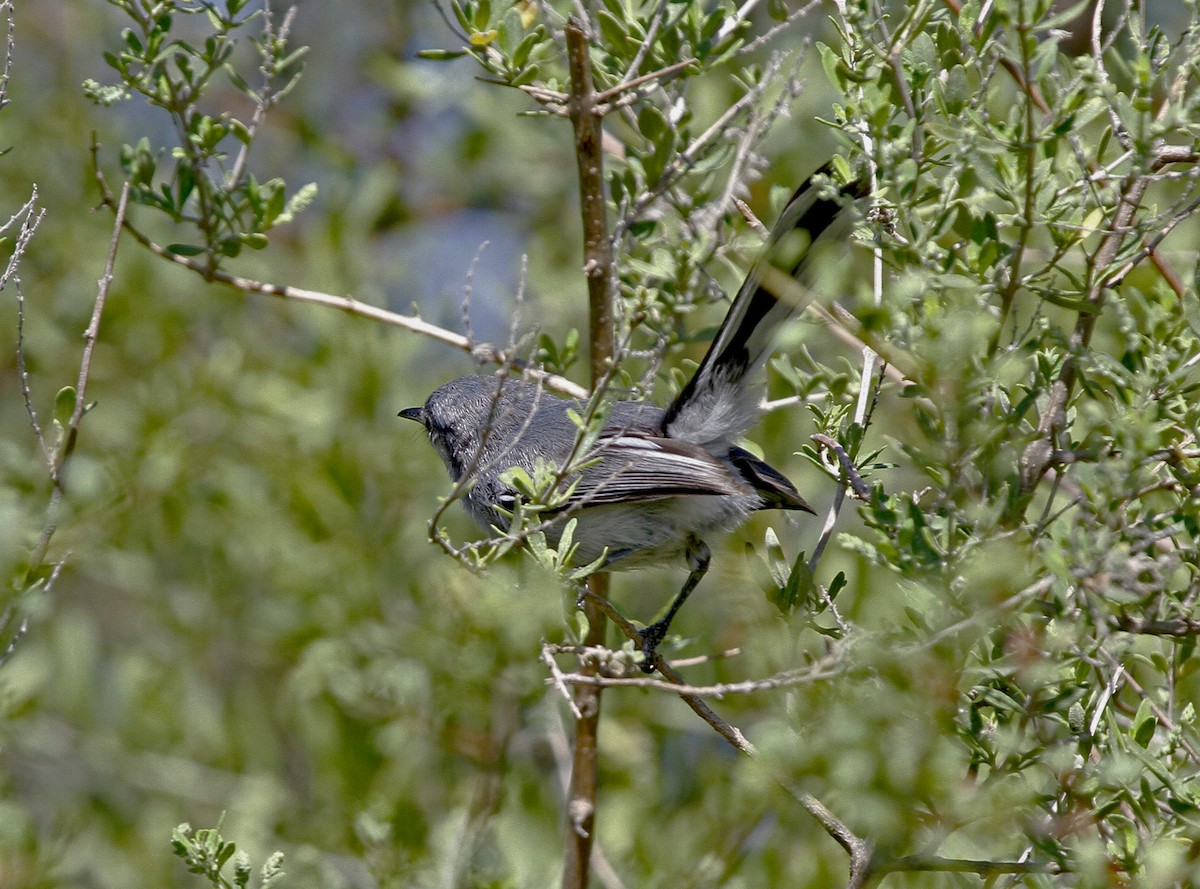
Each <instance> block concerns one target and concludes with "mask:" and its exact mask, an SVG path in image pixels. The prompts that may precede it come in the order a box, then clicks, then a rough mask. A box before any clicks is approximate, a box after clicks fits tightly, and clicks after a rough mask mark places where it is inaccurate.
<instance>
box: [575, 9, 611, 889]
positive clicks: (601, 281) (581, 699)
mask: <svg viewBox="0 0 1200 889" xmlns="http://www.w3.org/2000/svg"><path fill="white" fill-rule="evenodd" d="M566 39H567V57H568V63H569V65H570V71H571V98H570V104H569V112H570V117H571V125H572V126H573V127H574V129H575V159H576V161H577V163H578V165H579V198H580V200H579V204H580V207H579V209H580V214H581V216H582V219H583V253H584V262H583V271H584V274H585V276H586V277H587V285H588V335H589V341H590V343H591V376H592V385H593V387H594V386H595V385H597V384H598V383H599V381H600V380H601V379H603V378H604V376H605V375H606V373H607V371H608V368H609V365H610V364H611V362H612V359H613V337H614V331H613V295H612V261H613V260H612V243H611V241H610V239H609V234H608V220H607V216H606V214H605V206H604V165H603V157H602V155H601V147H600V139H601V132H600V113H599V111H598V109H597V107H596V93H595V89H594V87H593V85H592V69H591V64H590V60H589V59H588V42H587V35H586V34H585V33H584V30H583V26H582V25H581V23H580V22H579V21H578V20H577V19H575V18H572V19H571V20H570V21H568V23H567V27H566ZM588 583H589V586H590V588H591V591H592V592H593V593H594V594H595V595H597V596H600V597H603V596H605V595H606V594H607V592H608V576H607V575H604V574H597V575H593V576H592V577H591V578H590V580H589V582H588ZM583 610H584V615H585V616H586V617H587V622H588V629H587V633H586V635H585V638H584V640H583V643H584V646H585V647H587V648H594V647H597V646H602V645H604V642H605V636H606V630H607V629H608V623H607V620H606V618H605V616H604V614H603V612H602V611H601V610H600V609H599V608H598V607H596V606H595V605H594V604H592V602H591V598H590V597H588V599H587V600H586V601H585V602H584V605H583ZM579 670H580V672H581V673H583V674H584V675H594V674H596V673H597V672H598V665H597V664H596V662H595V660H594V659H589V658H586V657H584V658H583V660H582V661H581V663H580V665H579ZM575 705H576V707H577V708H578V712H579V714H580V716H579V718H578V719H576V721H575V750H574V756H573V759H572V763H571V787H570V790H569V797H568V802H567V837H566V849H565V853H564V860H563V881H562V885H563V889H585V887H586V886H587V882H588V870H589V862H590V858H591V852H592V837H593V829H594V824H595V818H596V791H597V772H598V768H597V766H598V756H597V745H596V739H597V734H598V733H599V729H600V688H599V686H589V685H580V686H578V687H577V688H576V691H575Z"/></svg>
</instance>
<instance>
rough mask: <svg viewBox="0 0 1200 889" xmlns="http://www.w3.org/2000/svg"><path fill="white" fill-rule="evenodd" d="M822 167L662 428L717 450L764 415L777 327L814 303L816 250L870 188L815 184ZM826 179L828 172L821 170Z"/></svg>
mask: <svg viewBox="0 0 1200 889" xmlns="http://www.w3.org/2000/svg"><path fill="white" fill-rule="evenodd" d="M829 173H830V166H829V165H826V166H825V167H823V168H821V169H820V170H818V171H817V172H816V173H814V174H813V175H812V176H810V177H809V178H808V179H807V180H806V181H805V182H804V184H803V185H801V186H800V188H799V189H797V191H796V193H795V194H794V195H793V196H792V199H791V200H790V201H789V202H788V204H787V206H786V207H784V210H783V213H781V214H780V216H779V220H778V221H777V222H776V223H775V226H774V228H772V229H771V233H770V235H769V237H768V239H767V243H766V244H765V245H764V247H763V249H762V252H761V253H760V254H759V257H758V259H757V260H756V261H755V263H754V265H753V266H752V267H751V269H750V272H749V273H748V274H747V275H746V280H745V281H744V282H742V286H741V289H739V290H738V294H737V296H736V297H735V298H734V300H733V304H732V305H731V306H730V307H729V313H728V314H727V315H726V316H725V320H724V321H723V322H722V323H721V327H720V329H719V330H718V331H717V335H716V338H715V339H714V340H713V342H712V345H711V346H709V349H708V353H707V354H706V355H705V356H704V359H703V360H702V361H701V362H700V366H699V367H698V368H697V369H696V373H695V374H694V375H693V376H692V378H691V379H690V380H689V381H688V382H687V384H686V385H685V386H684V387H683V389H682V391H680V393H679V395H678V397H676V399H675V400H674V402H672V403H671V405H670V407H668V408H667V412H666V415H665V416H664V418H663V431H664V432H665V433H666V434H667V435H668V436H670V437H671V438H678V439H682V440H685V441H691V442H694V443H696V444H700V445H703V446H704V447H708V448H711V449H717V448H725V447H729V446H731V445H733V444H734V443H735V442H736V441H737V440H739V439H740V438H741V437H742V436H744V435H745V434H746V430H748V429H749V428H750V426H751V424H752V423H753V422H754V420H755V418H756V416H757V414H758V401H759V394H758V393H757V392H756V391H753V388H754V387H755V386H756V385H757V380H756V377H757V376H758V374H757V371H758V370H759V369H760V368H761V367H762V366H763V365H764V364H765V363H766V360H767V357H768V356H769V355H770V352H771V348H772V345H773V343H774V341H775V333H776V331H778V329H779V327H780V325H782V324H783V323H784V322H785V321H787V320H788V319H789V318H792V317H793V316H795V315H796V314H798V313H799V312H800V311H802V310H803V309H804V307H805V305H807V304H808V301H809V288H808V287H805V286H800V285H798V284H797V283H796V282H797V281H800V282H801V283H804V282H805V279H806V278H807V277H808V275H807V274H806V272H807V271H808V269H807V265H808V260H809V257H810V255H811V250H810V248H811V247H812V245H813V244H814V242H816V240H817V239H818V238H820V237H821V236H822V235H824V234H826V233H828V232H830V230H831V229H832V228H834V224H835V223H836V222H838V221H839V219H841V218H844V217H845V215H848V214H843V213H842V211H843V210H844V209H845V207H846V205H847V203H849V202H851V201H853V200H854V199H856V198H859V197H862V196H864V195H865V194H866V191H867V189H866V184H865V181H856V182H853V183H850V184H849V185H844V186H842V187H841V188H840V190H836V191H834V190H832V189H829V188H828V186H825V187H822V186H821V185H818V184H815V183H814V179H815V178H816V177H817V176H818V175H822V174H824V175H828V174H829ZM822 178H824V176H822Z"/></svg>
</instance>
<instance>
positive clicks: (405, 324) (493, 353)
mask: <svg viewBox="0 0 1200 889" xmlns="http://www.w3.org/2000/svg"><path fill="white" fill-rule="evenodd" d="M99 151H100V145H99V143H97V142H93V143H92V156H93V164H94V169H95V177H96V182H97V183H98V184H99V187H100V201H101V203H102V204H103V205H104V206H105V207H108V208H109V209H111V210H114V211H115V210H116V207H117V199H116V198H115V197H114V196H113V194H112V191H111V190H110V189H109V187H108V182H107V180H106V179H105V178H104V174H103V173H102V172H101V171H100V164H99V160H98V158H97V155H98V153H99ZM122 226H123V228H124V230H125V231H127V232H129V234H130V235H132V236H133V239H134V240H135V241H137V242H138V243H139V244H141V245H142V246H143V247H145V248H146V249H147V250H149V251H150V252H151V253H153V254H155V255H156V256H159V257H161V258H163V259H165V260H167V261H169V262H173V263H175V264H176V265H179V266H183V267H184V268H185V269H188V270H189V271H193V272H195V273H196V274H198V275H200V276H201V277H203V278H204V279H205V280H206V281H214V282H216V283H218V284H224V285H225V286H227V287H232V288H233V289H234V290H238V291H241V292H242V293H258V294H261V295H263V296H273V297H276V298H277V299H285V300H290V301H292V302H301V303H310V304H313V305H318V306H325V307H326V308H330V309H337V310H338V311H341V312H345V313H346V314H348V315H357V316H358V317H360V318H368V319H370V320H372V321H379V322H381V323H383V324H389V325H391V326H393V327H401V328H403V329H405V330H411V331H412V332H413V333H419V334H421V335H422V336H427V337H429V338H430V339H432V340H437V341H438V342H441V343H445V344H446V345H449V346H453V347H454V348H456V349H460V350H462V351H463V352H467V353H469V354H470V355H472V356H473V357H475V358H476V359H478V360H481V361H487V362H490V363H492V364H497V365H508V366H511V367H513V368H515V369H517V370H519V371H521V372H522V373H524V374H526V375H527V376H528V377H529V378H530V379H531V380H535V381H537V382H540V383H541V384H542V385H543V386H545V387H546V388H547V389H549V390H551V391H554V392H558V393H560V394H562V395H567V396H569V397H571V398H587V394H588V393H587V390H585V389H584V388H583V387H582V386H580V385H578V384H577V383H574V382H572V381H571V380H568V379H566V378H565V377H560V376H558V375H556V374H550V373H546V372H545V371H543V370H540V369H538V368H536V367H530V366H528V365H527V364H526V363H525V362H524V361H522V360H520V359H519V358H518V357H517V356H515V355H512V354H510V352H509V351H508V350H505V349H499V348H496V347H495V346H491V345H488V344H486V343H474V342H472V341H471V340H470V339H468V338H467V337H465V336H463V335H462V334H460V333H455V332H454V331H452V330H447V329H446V328H444V327H438V326H437V325H436V324H430V323H429V322H428V321H425V320H423V319H421V318H418V317H417V316H415V315H402V314H400V313H399V312H392V311H389V310H387V309H384V308H380V307H379V306H373V305H370V304H369V303H364V302H360V301H359V300H356V299H354V298H353V297H350V296H338V295H337V294H333V293H324V292H322V291H319V290H306V289H304V288H302V287H290V286H288V285H286V284H274V283H271V282H270V281H256V280H254V279H252V278H246V277H243V276H241V275H234V274H231V273H229V272H223V271H221V270H220V269H209V268H207V267H206V266H205V265H204V264H202V263H199V262H196V261H195V260H193V259H191V258H190V257H187V256H180V255H178V254H176V253H172V252H171V251H169V250H168V249H167V248H166V247H163V246H162V245H161V244H158V243H156V242H155V241H153V240H151V238H150V237H149V236H148V235H146V234H145V233H144V232H143V231H142V230H141V229H139V228H137V227H136V226H135V225H134V224H133V223H131V222H130V221H129V220H128V219H123V220H122Z"/></svg>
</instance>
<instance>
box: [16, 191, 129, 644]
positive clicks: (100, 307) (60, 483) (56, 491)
mask: <svg viewBox="0 0 1200 889" xmlns="http://www.w3.org/2000/svg"><path fill="white" fill-rule="evenodd" d="M128 201H129V185H128V183H126V185H125V188H124V189H122V191H121V198H120V201H119V202H118V203H117V206H116V221H115V222H114V223H113V234H112V241H111V242H110V243H109V246H108V258H107V260H106V261H105V263H104V274H103V275H101V277H100V280H99V281H98V282H97V288H96V301H95V303H93V305H92V318H91V320H90V321H89V322H88V326H87V329H86V330H85V331H84V333H83V339H84V343H83V355H82V357H81V358H80V360H79V377H78V379H77V380H76V383H75V407H74V410H72V412H71V418H70V419H69V420H68V421H67V427H66V429H65V430H64V432H65V434H64V436H63V441H62V446H61V447H60V448H59V449H58V451H57V453H52V454H50V457H49V474H50V482H51V485H52V488H51V491H50V502H49V503H48V504H47V506H46V523H45V525H43V526H42V533H41V534H40V535H39V536H38V540H37V543H36V544H35V545H34V548H33V551H32V552H31V553H30V557H29V565H30V570H29V575H30V576H33V575H35V574H36V573H38V572H40V571H41V569H42V567H43V566H44V565H45V564H46V554H47V553H48V552H49V550H50V541H51V539H52V538H53V537H54V532H55V531H57V530H58V517H59V511H60V510H61V508H62V501H63V498H64V497H65V496H66V467H67V463H68V462H69V461H70V459H71V455H72V454H73V453H74V452H75V445H76V443H77V442H78V440H79V424H80V423H81V422H83V415H84V413H85V411H86V410H87V407H86V405H87V399H86V395H87V384H88V378H89V377H90V376H91V372H92V353H93V352H94V351H95V348H96V340H97V339H98V338H99V336H100V316H101V315H102V314H103V313H104V303H105V301H106V300H107V298H108V289H109V287H110V286H111V285H112V277H113V266H114V265H115V263H116V260H117V244H118V243H119V242H120V240H121V225H122V223H123V222H124V220H125V208H126V206H127V204H128ZM31 212H32V211H31ZM38 218H39V221H40V216H39V217H38ZM18 249H23V248H22V247H20V246H18ZM22 314H23V313H22ZM20 317H21V316H20V315H19V316H18V318H20ZM23 348H24V346H23V344H22V342H21V340H20V335H19V334H18V349H23ZM19 358H20V360H21V363H22V364H23V363H24V362H23V356H20V355H19ZM25 385H26V405H27V407H28V408H29V413H30V420H31V421H32V423H33V426H34V430H35V431H36V432H37V434H38V437H39V438H42V436H41V431H40V429H39V428H38V425H37V417H36V414H34V413H33V407H32V402H31V400H30V396H29V394H28V388H27V387H28V383H27V382H25ZM42 446H43V448H44V447H45V441H44V439H43V441H42ZM65 564H66V557H65V556H64V557H63V558H62V559H60V560H59V561H58V562H57V563H56V564H55V565H54V567H53V569H52V570H51V571H50V575H49V577H47V579H46V582H45V583H44V584H43V585H42V592H43V593H47V592H49V591H50V589H51V588H52V587H53V586H54V584H55V582H56V581H57V580H58V576H59V574H61V573H62V569H63V566H64V565H65ZM14 614H15V611H14V610H13V608H12V607H11V606H10V607H9V608H7V609H5V611H4V614H3V615H0V628H4V629H7V627H8V624H9V622H10V621H11V620H12V618H13V616H14ZM28 628H29V621H28V619H23V620H22V621H21V624H20V626H18V627H17V629H16V632H15V633H13V635H12V636H11V637H10V638H9V641H8V644H7V645H6V646H5V648H4V651H3V652H0V666H3V665H4V663H5V662H6V661H7V660H8V659H9V658H10V657H12V655H13V652H14V651H16V648H17V645H18V644H19V643H20V641H21V639H22V638H23V637H24V636H25V633H26V631H27V630H28Z"/></svg>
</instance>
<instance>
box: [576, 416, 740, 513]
mask: <svg viewBox="0 0 1200 889" xmlns="http://www.w3.org/2000/svg"><path fill="white" fill-rule="evenodd" d="M590 456H591V458H592V459H594V460H595V462H594V463H593V464H592V465H591V466H588V467H587V468H586V469H584V470H583V472H582V473H581V474H580V476H579V480H578V483H577V485H576V487H575V490H574V492H573V493H572V496H571V500H570V502H569V503H568V508H569V507H572V506H574V507H579V506H587V505H592V504H597V505H598V504H602V503H636V502H644V501H647V500H661V499H663V498H666V497H679V496H685V495H689V494H716V495H746V494H749V493H751V490H750V488H749V486H747V485H746V484H745V483H743V482H742V481H740V480H739V479H738V478H737V476H736V475H735V473H734V472H733V471H732V470H731V469H730V467H729V465H728V464H727V463H725V462H724V461H722V460H719V459H717V458H716V457H714V456H713V455H712V454H710V453H709V452H708V451H706V450H705V449H704V448H702V447H700V446H698V445H694V444H691V443H690V442H686V441H679V440H678V439H670V438H662V437H659V436H655V435H647V434H643V433H639V432H630V431H623V432H618V433H615V434H611V435H606V436H603V437H601V439H600V441H599V442H598V443H597V444H596V447H595V449H594V450H593V451H592V453H591V455H590Z"/></svg>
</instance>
